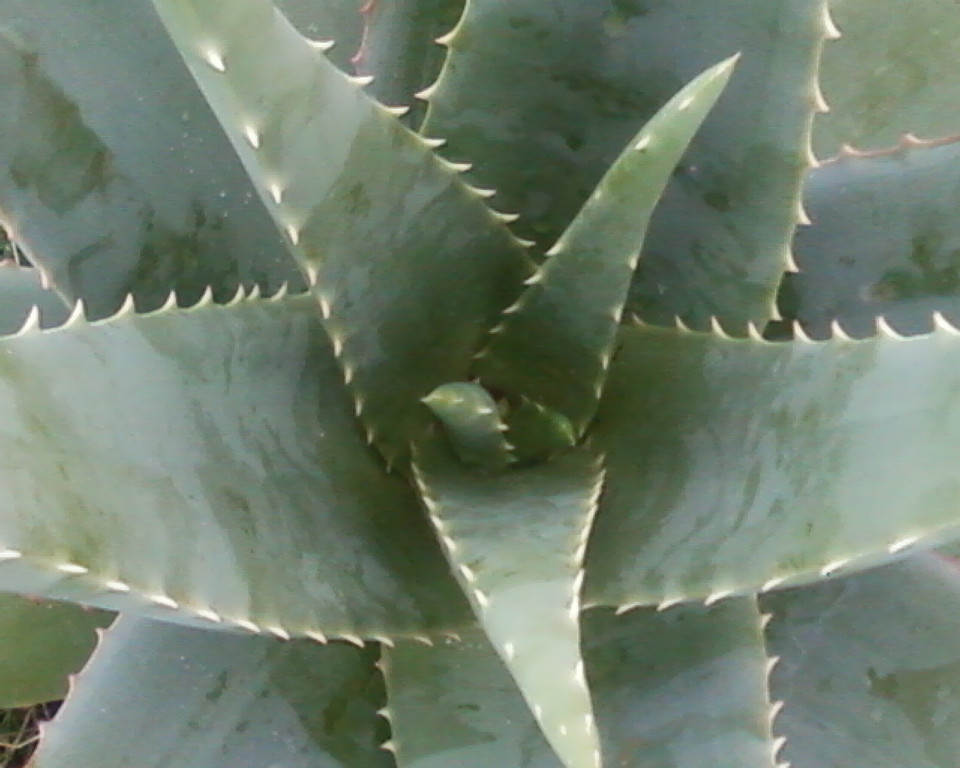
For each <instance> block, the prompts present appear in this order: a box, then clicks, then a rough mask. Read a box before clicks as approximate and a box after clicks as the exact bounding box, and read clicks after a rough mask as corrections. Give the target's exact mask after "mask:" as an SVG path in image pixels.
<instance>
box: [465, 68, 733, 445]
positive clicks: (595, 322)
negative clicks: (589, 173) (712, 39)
mask: <svg viewBox="0 0 960 768" xmlns="http://www.w3.org/2000/svg"><path fill="white" fill-rule="evenodd" d="M734 63H735V60H733V59H730V60H728V61H725V62H722V63H720V64H717V65H716V66H714V67H711V68H710V69H708V70H707V71H706V72H704V73H703V74H701V75H700V76H699V77H697V78H696V79H695V80H693V82H691V83H689V84H688V85H687V86H686V87H685V88H683V89H682V90H681V91H680V92H679V93H678V94H677V95H676V96H674V97H673V98H672V99H671V100H670V101H669V102H667V104H666V105H665V106H664V107H663V109H661V110H660V111H659V112H658V113H657V115H656V116H655V117H654V118H653V119H652V120H651V121H650V122H649V123H647V125H646V126H644V128H643V130H642V131H640V133H639V134H638V135H637V136H636V137H634V139H633V140H632V141H631V143H630V145H629V146H628V147H627V148H626V149H625V150H624V152H623V154H622V155H620V157H619V158H618V159H617V161H616V162H615V163H614V164H613V167H612V168H610V170H609V171H607V173H606V175H605V176H604V177H603V179H602V180H601V181H600V185H599V186H598V187H597V189H596V190H595V191H594V193H593V195H592V196H591V197H590V199H589V200H588V201H587V202H586V204H585V205H584V206H583V208H582V209H581V210H580V213H578V214H577V217H576V218H575V219H574V220H573V222H572V223H571V224H570V226H569V227H567V229H566V231H565V232H564V233H563V234H562V235H561V236H560V239H559V240H557V242H556V243H554V245H553V247H552V248H551V249H550V250H549V251H548V252H547V255H548V256H549V259H548V260H547V262H546V263H545V264H544V265H543V266H542V267H541V268H540V269H539V270H538V272H537V273H536V274H535V275H533V276H532V277H531V278H530V279H529V280H528V281H527V283H528V287H527V288H526V290H525V291H524V292H523V294H521V296H520V298H519V299H517V301H516V302H515V303H514V304H512V305H511V306H509V307H508V308H507V309H506V310H505V312H504V318H503V320H502V321H501V322H500V324H499V325H498V326H496V327H495V328H494V329H493V330H492V332H491V333H492V334H493V335H492V337H491V339H490V341H489V342H488V344H487V346H486V347H485V348H484V349H483V350H482V351H481V352H480V354H479V355H478V358H477V366H476V370H477V373H478V374H479V376H480V377H481V379H482V380H483V381H484V383H486V384H488V385H490V386H492V387H494V388H496V389H499V390H502V391H505V392H509V393H510V394H511V395H513V396H523V397H526V398H528V399H529V400H532V401H534V402H537V403H540V404H541V405H544V406H546V407H548V408H550V409H551V410H553V411H555V412H557V413H560V414H562V415H563V416H565V417H566V418H567V419H568V420H569V421H570V423H571V425H572V426H573V428H574V431H575V433H576V434H577V435H578V436H579V435H580V434H582V433H583V431H584V429H586V426H587V424H588V423H589V421H590V419H591V418H592V417H593V414H594V412H595V410H596V407H597V401H598V400H599V399H600V394H601V392H602V391H603V383H604V379H605V376H606V372H607V366H608V365H609V362H610V353H611V351H612V349H613V342H614V339H615V337H616V333H617V327H618V326H619V323H620V316H621V313H622V312H623V306H624V304H625V302H626V300H627V292H628V290H629V289H630V281H631V279H632V278H633V274H634V270H635V269H636V267H637V257H638V254H639V252H640V245H641V244H642V243H643V238H644V235H645V234H646V231H647V222H648V221H649V219H650V214H652V213H653V209H654V206H655V205H656V204H657V201H658V200H659V199H660V195H661V194H662V192H663V189H664V187H665V186H666V184H667V182H668V181H669V180H670V176H671V174H672V173H673V169H674V167H675V166H676V164H677V162H678V161H679V160H680V157H681V155H683V152H684V150H685V149H686V148H687V145H688V144H689V143H690V139H691V138H693V135H694V134H695V133H696V131H697V129H698V128H699V127H700V124H701V123H702V122H703V119H704V118H705V117H706V115H707V113H708V112H709V111H710V109H711V107H713V105H714V104H715V103H716V100H717V98H719V96H720V94H721V93H722V92H723V89H724V87H725V86H726V84H727V81H728V80H729V78H730V74H731V73H732V71H733V66H734Z"/></svg>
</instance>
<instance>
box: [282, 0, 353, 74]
mask: <svg viewBox="0 0 960 768" xmlns="http://www.w3.org/2000/svg"><path fill="white" fill-rule="evenodd" d="M364 2H365V0H275V3H276V6H277V8H279V9H280V11H281V12H282V13H283V15H284V16H286V17H287V19H288V20H289V21H290V23H291V24H293V25H294V26H295V27H296V28H297V29H298V30H299V31H300V34H302V35H306V36H307V37H309V38H311V39H312V40H331V41H333V46H332V47H331V48H330V50H328V51H327V58H328V59H330V61H332V62H333V63H334V64H336V65H337V67H339V68H340V69H341V70H343V71H344V72H346V73H348V74H351V75H352V74H354V72H355V66H354V59H355V58H356V56H357V54H358V52H359V49H360V41H361V39H362V37H363V16H362V15H361V13H360V11H361V8H362V7H363V5H364Z"/></svg>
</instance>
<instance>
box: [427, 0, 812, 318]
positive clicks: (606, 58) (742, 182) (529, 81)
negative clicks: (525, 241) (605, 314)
mask: <svg viewBox="0 0 960 768" xmlns="http://www.w3.org/2000/svg"><path fill="white" fill-rule="evenodd" d="M825 7H826V4H825V2H823V1H822V0H740V1H739V2H735V3H734V2H728V3H721V4H718V3H717V2H716V1H715V0H672V1H671V2H656V3H648V2H624V1H623V0H552V1H551V2H541V0H510V2H504V0H471V2H470V3H468V5H467V10H466V13H465V16H464V18H463V21H462V22H461V24H460V25H459V26H458V28H457V32H456V34H454V35H453V36H452V37H451V39H450V40H449V47H450V53H449V57H448V60H447V63H446V65H445V68H444V70H443V73H442V75H441V77H440V79H439V80H438V82H437V85H436V87H435V88H432V89H430V90H429V91H428V93H427V96H428V98H429V101H430V110H429V113H428V116H427V120H426V121H425V123H424V127H423V131H424V133H425V134H426V135H428V136H433V137H437V138H441V139H447V140H448V146H447V147H446V148H444V150H443V151H444V153H446V154H447V156H448V157H450V158H451V159H454V160H457V161H463V162H471V163H474V169H473V171H472V173H471V176H470V178H471V179H472V180H474V181H475V182H476V183H477V184H479V185H480V186H482V187H490V188H493V189H495V190H497V192H498V193H499V194H498V196H497V197H496V198H494V200H493V202H494V204H495V205H496V206H497V207H499V208H501V209H502V210H505V211H507V212H510V213H514V212H516V213H519V214H520V215H521V219H520V221H518V222H517V224H516V225H515V228H516V231H517V232H518V233H519V234H521V235H522V236H523V237H526V238H529V239H532V240H535V241H537V242H538V243H539V246H540V248H541V250H546V249H547V248H548V247H549V246H550V245H551V244H552V243H553V242H555V241H556V239H557V238H558V237H559V236H560V234H561V233H562V232H563V230H564V229H565V228H566V227H567V225H568V224H569V223H570V221H571V220H572V219H573V217H574V216H575V214H576V212H577V211H578V210H579V209H580V207H581V206H582V205H583V203H584V201H585V200H586V199H587V198H588V197H589V195H590V194H591V192H592V191H593V189H594V187H595V186H596V184H597V183H598V182H599V180H600V178H601V176H602V175H603V174H604V173H605V172H606V170H607V169H608V168H609V167H610V165H611V164H612V163H613V161H614V160H615V159H616V157H617V156H618V155H619V154H620V152H621V150H622V149H623V147H624V146H625V145H626V144H627V142H628V141H629V139H630V138H631V137H632V136H633V135H635V134H636V133H637V131H639V130H640V128H641V127H642V126H643V124H644V123H645V122H646V121H647V120H648V119H650V118H651V117H652V116H653V115H654V114H655V112H656V111H657V109H658V108H659V107H660V106H661V105H663V104H664V103H665V102H666V101H667V100H668V99H669V98H670V97H671V96H672V95H673V94H674V93H676V92H677V91H678V90H679V89H680V88H681V87H682V86H683V84H684V83H686V82H689V81H690V80H691V79H692V78H693V77H695V76H696V75H697V74H698V73H699V72H702V71H703V70H704V69H706V68H707V67H709V66H711V65H713V64H714V63H716V62H717V61H721V60H723V59H726V58H727V57H729V56H732V55H734V54H735V53H737V52H738V51H739V52H741V53H742V58H741V61H740V64H739V65H738V68H737V73H736V75H735V76H734V77H733V78H732V80H731V83H730V88H729V89H728V90H727V92H726V93H725V94H724V96H723V97H722V98H721V100H720V102H719V103H718V104H717V108H716V110H714V112H713V113H712V114H711V116H710V117H709V118H708V119H707V121H706V122H705V123H704V127H703V130H702V132H701V133H700V134H699V136H698V138H697V139H696V140H695V141H694V142H693V144H692V145H691V149H690V151H689V152H688V153H687V155H686V157H685V160H684V162H683V164H682V166H681V167H680V168H679V169H678V171H677V173H676V176H675V178H674V180H673V183H672V184H671V185H670V187H669V188H668V190H667V192H666V194H665V196H664V199H663V201H662V202H661V204H660V206H659V207H658V209H657V212H656V214H655V215H654V218H653V221H652V222H651V228H650V232H649V234H648V237H647V240H646V245H645V248H644V253H643V256H642V259H641V266H640V269H639V272H638V279H637V281H636V282H635V285H634V291H633V294H632V298H631V302H632V306H633V308H634V309H635V310H642V311H643V312H644V314H645V316H647V317H649V318H652V319H657V320H665V321H672V318H673V316H674V315H677V314H680V315H683V316H684V317H686V318H687V319H688V320H689V321H690V322H705V321H706V319H707V318H708V317H709V316H710V315H718V316H720V317H721V318H722V319H723V320H724V321H725V322H727V323H728V324H731V325H738V326H741V325H743V323H744V322H745V321H746V320H747V319H753V320H765V319H767V318H768V317H769V316H770V314H771V313H772V311H773V298H774V294H775V291H776V286H777V283H778V282H779V279H780V274H781V272H782V271H783V269H784V267H785V265H786V264H787V257H786V256H787V249H788V245H789V240H790V238H791V236H792V234H793V230H794V226H795V224H796V222H797V220H798V215H799V214H798V210H797V205H798V201H799V194H800V182H801V178H802V175H803V173H804V172H805V171H806V169H807V168H808V167H809V162H810V161H809V158H808V157H807V145H808V140H809V133H810V123H811V120H812V116H813V111H814V109H815V108H816V107H817V106H818V104H819V102H818V99H817V93H816V85H815V80H816V63H817V59H818V56H819V51H820V47H821V43H822V40H823V37H824V35H825V34H826V31H827V29H826V26H825V18H824V13H825ZM531 62H535V64H531Z"/></svg>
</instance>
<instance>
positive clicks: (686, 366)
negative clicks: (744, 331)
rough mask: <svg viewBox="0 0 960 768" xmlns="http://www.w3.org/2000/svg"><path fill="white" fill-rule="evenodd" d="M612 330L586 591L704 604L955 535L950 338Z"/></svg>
mask: <svg viewBox="0 0 960 768" xmlns="http://www.w3.org/2000/svg"><path fill="white" fill-rule="evenodd" d="M620 341H621V348H620V351H619V355H618V357H617V359H616V362H615V363H614V366H613V368H612V369H611V376H610V379H609V381H608V386H607V391H606V393H605V396H604V400H603V401H602V403H601V408H600V412H599V415H598V418H597V423H596V426H595V430H594V440H595V441H596V443H597V447H598V449H599V450H601V451H603V452H605V453H606V455H607V480H606V484H605V488H604V496H603V501H602V504H601V509H600V513H599V515H598V519H597V525H596V526H595V529H594V535H593V538H592V540H591V547H590V550H589V552H588V556H587V565H588V569H587V573H588V580H587V585H586V596H587V599H588V601H589V602H591V603H599V604H605V605H623V604H634V603H638V604H657V603H661V602H664V601H673V600H688V599H702V598H711V599H714V600H716V599H720V598H721V597H723V596H724V595H726V594H730V593H744V592H751V591H755V590H757V589H769V588H773V587H774V586H779V585H781V584H784V583H787V584H790V583H799V582H805V581H810V580H815V579H817V578H819V576H820V575H821V574H823V575H832V574H835V573H837V572H841V571H846V570H858V569H860V568H863V567H865V566H868V565H872V564H875V563H877V562H881V561H884V560H887V559H889V558H891V557H894V556H896V555H899V554H900V553H902V552H903V551H905V550H907V549H909V548H910V547H911V546H913V545H915V544H916V545H921V546H922V545H932V544H933V543H935V542H937V541H940V540H943V539H946V538H950V537H956V536H957V534H958V533H960V526H958V523H960V468H958V464H957V461H956V457H957V455H958V453H960V387H958V385H960V334H958V333H956V332H952V331H950V330H947V329H940V330H938V331H937V332H936V333H935V334H933V335H930V336H925V337H913V338H911V339H908V340H900V339H894V338H888V337H878V338H875V339H870V340H865V341H846V340H843V339H835V340H833V341H830V342H823V343H816V344H814V343H809V342H802V341H797V342H793V343H783V344H772V343H767V342H761V341H754V340H750V339H742V340H741V339H737V340H733V339H727V338H723V337H720V336H715V335H709V334H699V333H686V332H682V331H677V330H673V329H653V328H649V327H631V328H625V329H624V330H623V333H622V334H621V339H620Z"/></svg>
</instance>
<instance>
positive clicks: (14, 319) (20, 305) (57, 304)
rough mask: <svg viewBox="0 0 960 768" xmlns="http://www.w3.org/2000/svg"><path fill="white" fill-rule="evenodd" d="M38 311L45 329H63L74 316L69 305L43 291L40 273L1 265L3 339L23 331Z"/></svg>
mask: <svg viewBox="0 0 960 768" xmlns="http://www.w3.org/2000/svg"><path fill="white" fill-rule="evenodd" d="M34 307H36V308H37V311H38V315H37V320H38V321H39V323H40V325H41V326H42V327H44V328H49V327H52V326H56V325H60V324H61V323H63V321H64V320H66V319H67V316H68V315H69V314H70V313H69V310H68V309H67V304H66V302H65V301H64V300H63V299H62V298H61V297H60V296H59V295H58V294H56V293H55V292H54V291H52V290H48V289H46V288H44V287H43V279H42V277H41V275H40V271H39V270H37V269H33V268H31V267H21V266H18V265H17V264H15V263H13V262H12V261H0V336H7V335H10V334H12V333H16V332H17V331H19V330H20V329H21V328H22V327H23V325H24V323H25V322H26V320H27V317H28V316H29V315H30V312H31V310H32V309H33V308H34Z"/></svg>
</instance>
